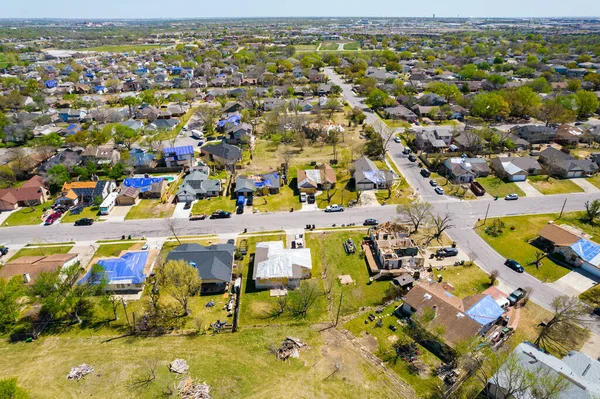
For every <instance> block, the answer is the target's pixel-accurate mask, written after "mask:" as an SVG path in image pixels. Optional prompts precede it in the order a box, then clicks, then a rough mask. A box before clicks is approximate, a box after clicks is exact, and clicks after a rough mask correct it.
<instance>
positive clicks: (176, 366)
mask: <svg viewBox="0 0 600 399" xmlns="http://www.w3.org/2000/svg"><path fill="white" fill-rule="evenodd" d="M189 368H190V366H188V364H187V362H186V361H185V360H183V359H175V360H173V361H172V362H171V364H170V365H169V370H171V371H172V372H174V373H177V374H183V373H185V372H186V371H188V370H189Z"/></svg>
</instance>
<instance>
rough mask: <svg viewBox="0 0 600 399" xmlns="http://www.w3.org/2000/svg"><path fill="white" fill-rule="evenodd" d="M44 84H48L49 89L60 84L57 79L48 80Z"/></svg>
mask: <svg viewBox="0 0 600 399" xmlns="http://www.w3.org/2000/svg"><path fill="white" fill-rule="evenodd" d="M44 86H46V88H47V89H51V88H53V87H56V86H58V82H57V81H56V80H55V79H51V80H47V81H46V83H44Z"/></svg>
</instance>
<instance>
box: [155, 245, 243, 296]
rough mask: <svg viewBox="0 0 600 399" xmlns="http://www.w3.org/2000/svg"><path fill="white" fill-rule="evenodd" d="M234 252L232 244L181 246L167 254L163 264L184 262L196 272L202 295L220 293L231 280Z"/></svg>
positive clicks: (225, 289) (226, 287)
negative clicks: (200, 282) (200, 283)
mask: <svg viewBox="0 0 600 399" xmlns="http://www.w3.org/2000/svg"><path fill="white" fill-rule="evenodd" d="M234 251H235V245H233V244H214V245H210V246H204V245H200V244H182V245H179V246H177V247H175V248H174V249H173V250H172V251H171V252H169V254H168V255H167V257H166V259H165V262H169V261H172V260H173V261H178V260H183V261H185V262H186V263H187V264H188V265H190V266H192V267H193V268H194V269H196V270H197V271H198V275H199V277H200V280H201V281H202V286H201V287H202V288H201V292H202V293H222V292H225V291H227V289H228V285H229V283H230V282H231V279H232V272H233V260H234V257H233V254H234Z"/></svg>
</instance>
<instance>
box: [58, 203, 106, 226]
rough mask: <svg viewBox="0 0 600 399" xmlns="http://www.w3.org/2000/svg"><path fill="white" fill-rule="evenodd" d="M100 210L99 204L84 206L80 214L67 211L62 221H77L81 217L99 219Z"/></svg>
mask: <svg viewBox="0 0 600 399" xmlns="http://www.w3.org/2000/svg"><path fill="white" fill-rule="evenodd" d="M98 210H99V208H98V207H97V206H88V207H85V208H83V210H82V211H81V213H79V214H78V215H71V212H67V214H66V215H65V216H63V217H62V218H61V219H60V222H61V223H75V221H76V220H79V219H81V218H89V219H93V220H97V219H98Z"/></svg>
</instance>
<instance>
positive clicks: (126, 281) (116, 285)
mask: <svg viewBox="0 0 600 399" xmlns="http://www.w3.org/2000/svg"><path fill="white" fill-rule="evenodd" d="M153 255H154V254H152V253H151V251H135V252H126V253H124V254H122V255H121V256H120V257H118V258H107V259H100V260H98V261H97V262H96V263H97V264H98V265H100V266H101V267H102V271H101V272H100V273H99V275H94V274H93V273H92V270H91V269H90V270H89V271H88V272H87V273H86V274H85V275H84V276H83V278H82V279H81V281H80V282H79V284H82V283H91V284H98V283H99V282H100V281H101V280H100V279H101V278H104V279H105V281H106V287H105V290H106V291H108V292H114V293H117V294H138V293H139V292H141V291H142V290H143V289H144V283H145V282H146V277H147V276H148V274H149V273H150V271H151V270H152V267H153V266H154V265H153V263H154V262H155V261H156V256H153Z"/></svg>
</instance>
